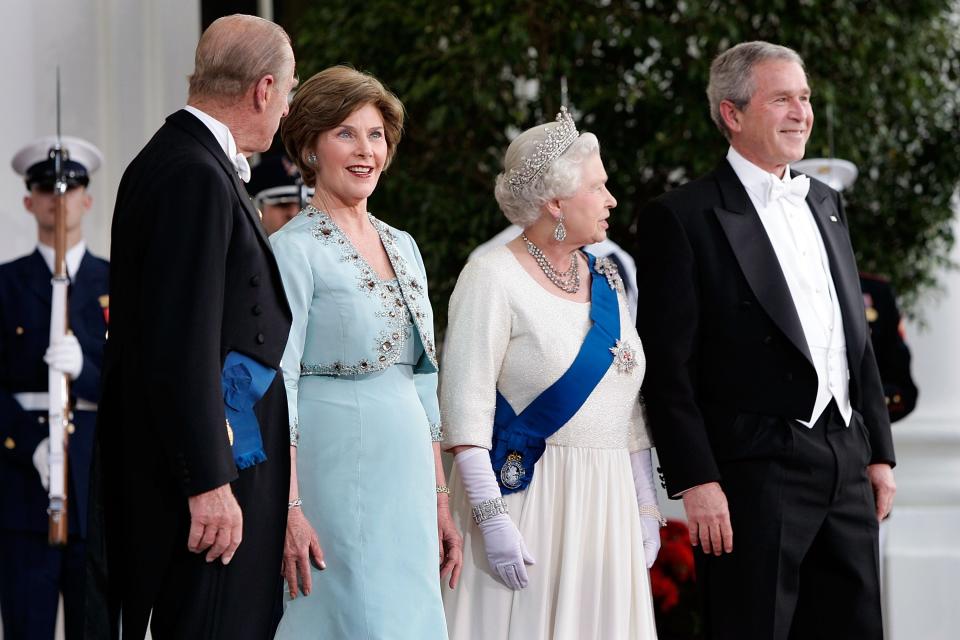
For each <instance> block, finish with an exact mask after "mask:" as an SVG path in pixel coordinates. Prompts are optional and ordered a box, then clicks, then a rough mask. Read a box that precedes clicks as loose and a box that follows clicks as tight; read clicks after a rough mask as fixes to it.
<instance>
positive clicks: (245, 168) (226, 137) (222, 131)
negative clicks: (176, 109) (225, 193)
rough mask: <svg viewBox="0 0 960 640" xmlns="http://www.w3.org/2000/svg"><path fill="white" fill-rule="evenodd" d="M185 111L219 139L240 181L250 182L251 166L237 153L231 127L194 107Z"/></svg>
mask: <svg viewBox="0 0 960 640" xmlns="http://www.w3.org/2000/svg"><path fill="white" fill-rule="evenodd" d="M184 109H185V110H186V111H188V112H190V113H191V114H193V115H194V116H196V118H197V120H199V121H200V122H202V123H203V124H204V126H206V127H207V129H209V130H210V133H212V134H213V137H214V138H216V139H217V142H218V143H219V144H220V148H221V149H223V152H224V153H225V154H227V159H228V160H230V162H231V164H233V166H234V168H235V169H236V170H237V174H238V175H239V176H240V179H241V180H243V181H244V182H249V181H250V164H249V163H248V162H247V159H246V157H244V155H243V154H242V153H238V152H237V141H236V140H235V139H234V138H233V133H231V132H230V127H228V126H227V125H225V124H223V123H222V122H220V121H219V120H217V119H216V118H214V117H213V116H211V115H209V114H208V113H205V112H203V111H201V110H200V109H197V108H196V107H194V106H191V105H189V104H188V105H187V106H185V107H184Z"/></svg>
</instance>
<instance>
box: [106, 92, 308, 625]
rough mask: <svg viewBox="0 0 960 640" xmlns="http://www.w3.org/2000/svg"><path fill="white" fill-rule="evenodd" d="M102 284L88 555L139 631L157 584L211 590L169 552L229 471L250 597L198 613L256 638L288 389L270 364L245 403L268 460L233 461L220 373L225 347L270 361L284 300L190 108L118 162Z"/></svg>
mask: <svg viewBox="0 0 960 640" xmlns="http://www.w3.org/2000/svg"><path fill="white" fill-rule="evenodd" d="M110 296H111V298H110V299H111V305H112V309H111V318H110V320H111V327H110V339H109V341H108V343H107V346H106V352H105V356H104V371H103V399H102V401H101V403H100V416H99V432H98V433H99V435H98V440H97V443H98V449H99V462H98V463H97V464H95V469H97V470H98V471H99V473H95V475H96V481H97V482H98V487H97V488H98V494H99V496H98V499H100V500H102V504H103V505H104V511H103V516H104V521H103V522H104V525H105V529H106V531H105V533H104V534H103V535H102V536H98V540H99V541H100V544H101V545H102V544H103V542H105V543H106V546H105V548H104V547H103V546H99V547H97V548H94V549H93V553H94V554H96V553H99V552H104V551H105V552H106V554H107V555H106V569H105V570H106V571H107V573H108V575H109V584H110V596H111V600H112V602H111V608H112V609H114V610H115V609H116V607H118V606H122V608H123V615H124V620H123V627H124V631H127V632H130V633H131V634H132V635H142V633H143V629H144V627H145V625H146V617H147V615H149V612H150V608H151V607H152V606H153V605H154V603H155V601H156V599H157V598H158V597H159V598H162V597H164V590H169V591H171V592H172V593H182V594H186V596H185V598H184V599H185V600H186V601H190V602H193V601H195V598H193V597H192V596H191V595H190V594H191V593H192V592H191V590H192V589H206V588H207V587H206V586H204V585H205V584H206V583H205V582H204V580H205V578H204V579H201V578H200V577H198V576H199V574H197V575H194V574H182V575H180V578H176V579H174V578H171V577H170V571H171V568H170V567H171V566H172V565H173V564H174V563H176V562H186V561H185V560H183V556H182V554H183V553H187V552H186V534H187V531H188V528H189V511H188V509H187V497H188V496H192V495H196V494H200V493H203V492H205V491H209V490H211V489H214V488H216V487H218V486H221V485H223V484H226V483H230V482H232V483H233V485H232V486H233V491H234V494H235V495H236V497H237V500H238V502H239V504H240V507H241V509H242V510H243V517H244V537H243V544H242V545H241V546H240V548H239V550H238V552H237V555H236V556H235V557H234V560H233V562H232V563H231V565H230V567H229V569H230V572H229V574H230V575H243V573H244V572H247V574H246V577H247V583H248V587H247V588H246V592H245V593H246V595H247V596H249V601H248V600H247V599H246V598H242V599H237V600H236V601H234V602H230V603H227V604H224V605H218V606H219V608H218V609H217V611H218V615H217V616H213V617H209V616H208V617H207V619H206V622H205V623H204V624H207V625H208V626H211V625H212V627H211V628H213V629H220V630H221V631H222V629H224V628H227V627H224V626H223V625H224V624H226V623H225V622H224V621H227V622H229V620H230V618H231V616H232V617H233V618H235V620H234V623H235V624H239V623H240V622H241V621H242V622H244V623H245V624H247V625H248V630H249V631H250V633H251V634H253V635H251V637H255V636H256V637H259V636H258V634H259V635H264V636H265V635H266V633H267V631H266V630H263V631H258V629H263V627H262V624H263V623H262V620H261V618H266V617H270V616H272V610H271V611H268V612H267V613H264V614H263V615H262V616H261V615H259V613H258V609H257V606H260V607H261V608H263V606H266V607H267V608H271V607H272V606H273V602H272V593H273V590H274V589H275V588H277V583H276V576H277V575H278V572H279V570H280V556H281V554H282V548H283V535H284V529H285V526H286V513H287V505H286V502H287V491H288V488H289V477H290V455H289V431H288V424H287V412H286V401H285V400H286V399H285V397H284V392H283V383H282V379H281V377H280V375H279V373H278V374H277V376H276V377H275V379H274V381H273V384H272V386H271V387H270V388H269V389H268V390H267V392H266V394H265V395H264V397H263V398H262V399H261V400H260V401H259V402H258V403H257V404H256V405H255V412H256V414H257V417H258V421H259V424H260V430H261V435H262V438H263V445H264V451H265V452H266V455H267V460H266V461H265V462H262V463H260V464H257V465H255V466H253V467H250V468H248V469H244V470H243V471H241V472H239V473H238V471H237V468H236V465H235V464H234V460H233V455H232V451H231V442H230V437H231V436H230V432H229V430H228V428H227V425H226V422H225V415H224V403H223V392H222V388H221V374H222V367H223V362H224V358H225V357H226V354H227V353H229V352H230V351H238V352H241V353H243V354H245V355H247V356H249V357H251V358H253V359H255V360H257V361H259V362H261V363H263V364H264V365H267V366H269V367H272V368H275V369H278V370H279V366H280V358H281V356H282V354H283V349H284V346H285V345H286V341H287V334H288V332H289V329H290V321H291V316H290V309H289V306H288V305H287V300H286V297H285V295H284V292H283V285H282V282H281V279H280V273H279V270H278V268H277V264H276V261H275V260H274V257H273V252H272V250H271V248H270V243H269V241H268V240H267V237H266V235H265V233H264V231H263V228H262V225H261V224H260V220H259V218H258V217H257V213H256V210H255V209H254V208H253V205H252V204H251V202H250V199H249V197H248V196H247V193H246V191H245V189H244V186H243V184H242V183H241V182H240V180H239V178H238V177H237V174H236V170H235V168H234V167H233V166H232V164H231V163H230V162H229V161H228V160H227V157H226V154H224V152H223V150H222V148H221V147H220V146H219V145H218V143H217V141H216V139H215V138H214V136H213V134H211V133H210V131H209V129H207V128H206V127H205V126H204V125H203V123H201V122H200V121H199V120H198V119H197V118H195V117H194V116H193V115H191V114H190V113H189V112H187V111H183V110H181V111H178V112H176V113H174V114H172V115H171V116H170V117H168V118H167V122H166V124H165V125H164V126H163V127H161V128H160V129H159V130H158V131H157V133H156V134H155V135H154V137H153V138H152V139H151V140H150V141H149V142H148V143H147V145H146V146H145V147H144V149H143V150H142V151H141V152H140V154H139V155H138V156H137V157H136V158H135V159H134V160H133V162H132V163H131V164H130V166H129V167H128V168H127V170H126V171H125V172H124V175H123V179H122V180H121V182H120V187H119V192H118V194H117V204H116V209H115V212H114V218H113V229H112V260H111V275H110ZM101 560H102V559H101ZM201 564H202V563H201ZM201 569H202V567H198V568H197V569H196V570H197V571H200V570H201ZM101 570H104V569H101ZM191 570H192V569H191ZM225 575H226V574H225ZM218 579H220V578H218ZM220 580H221V587H220V588H221V589H225V588H227V586H225V585H227V583H226V582H224V580H226V578H222V579H220ZM231 588H232V587H231ZM158 594H159V595H158ZM197 597H198V598H217V597H219V596H218V595H217V592H216V590H214V592H203V595H198V596H197ZM263 601H266V602H265V603H264V602H263ZM211 602H212V600H211ZM258 602H260V603H263V604H261V605H257V604H256V603H258ZM250 603H253V604H252V605H251V604H250ZM198 606H199V605H198ZM205 606H210V607H212V606H213V605H212V604H210V603H209V602H208V604H207V605H205ZM246 607H249V610H248V611H243V609H244V608H246ZM241 614H243V615H241ZM180 617H181V618H183V620H185V621H186V622H184V624H185V625H187V626H189V624H193V623H196V624H200V623H201V622H203V619H202V618H201V619H200V620H195V619H194V616H193V615H192V613H191V612H189V611H183V612H182V615H181V616H180ZM113 619H114V620H115V618H113ZM157 620H158V618H157V616H156V615H155V616H154V623H155V624H156V623H157ZM175 633H180V632H179V631H178V632H175ZM184 633H186V631H184ZM217 633H220V632H219V631H218V632H217Z"/></svg>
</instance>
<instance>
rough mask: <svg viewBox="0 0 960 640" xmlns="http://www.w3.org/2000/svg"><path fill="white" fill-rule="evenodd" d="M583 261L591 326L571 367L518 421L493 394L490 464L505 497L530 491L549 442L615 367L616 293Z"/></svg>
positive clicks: (592, 263) (590, 260)
mask: <svg viewBox="0 0 960 640" xmlns="http://www.w3.org/2000/svg"><path fill="white" fill-rule="evenodd" d="M586 255H587V262H588V264H589V265H590V273H591V275H592V276H593V277H592V283H591V285H590V320H592V321H593V326H592V327H591V328H590V331H589V332H588V333H587V336H586V338H584V340H583V345H581V347H580V351H579V353H577V357H576V358H575V359H574V361H573V364H571V365H570V368H569V369H567V371H566V372H564V374H563V375H562V376H560V378H559V379H558V380H557V381H556V382H554V383H553V384H552V385H550V386H549V387H548V388H547V389H546V390H544V391H543V392H542V393H541V394H540V395H539V396H537V397H536V398H535V399H534V400H533V402H531V403H530V404H529V405H528V406H527V408H526V409H524V410H523V411H521V412H520V415H517V413H516V412H515V411H514V410H513V407H511V406H510V403H509V402H507V400H506V398H504V397H503V395H502V394H501V393H500V391H499V390H498V391H497V404H496V411H495V412H494V418H493V446H492V448H491V449H490V461H491V463H492V464H493V470H494V473H495V474H496V476H497V482H498V483H499V484H500V492H501V493H503V494H504V495H506V494H509V493H514V492H516V491H523V490H524V489H526V488H527V487H528V486H529V485H530V481H531V480H533V468H534V465H535V464H536V463H537V461H538V460H539V459H540V457H541V456H542V455H543V452H544V450H545V448H546V440H547V438H549V437H550V436H552V435H553V434H554V433H556V432H557V431H558V430H559V429H560V428H561V427H562V426H563V425H565V424H566V423H567V422H569V420H570V418H572V417H573V416H574V415H575V414H576V413H577V411H579V410H580V407H582V406H583V403H584V402H586V401H587V398H588V397H590V394H591V393H593V390H594V389H595V388H596V386H597V385H598V384H599V383H600V380H601V379H603V376H604V375H605V374H606V373H607V370H608V369H609V368H610V365H611V364H612V363H613V361H614V352H613V350H612V349H611V347H614V346H615V345H616V343H617V340H618V339H619V338H620V307H619V305H618V303H617V293H616V291H614V290H613V288H612V287H611V286H610V284H609V283H608V281H607V278H606V277H605V276H604V275H602V274H600V273H598V272H597V270H596V268H595V266H596V258H594V256H592V255H590V254H589V253H588V254H586Z"/></svg>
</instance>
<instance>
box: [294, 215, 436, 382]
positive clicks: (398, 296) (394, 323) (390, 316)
mask: <svg viewBox="0 0 960 640" xmlns="http://www.w3.org/2000/svg"><path fill="white" fill-rule="evenodd" d="M306 211H307V215H308V216H310V217H312V218H316V222H315V223H314V224H313V226H312V228H311V234H312V235H313V237H314V238H316V239H317V240H318V241H320V242H321V243H322V244H324V245H328V246H333V247H336V248H338V249H339V250H340V261H341V262H345V263H350V264H352V265H353V266H354V267H356V269H357V270H358V274H357V280H356V286H357V289H358V290H359V291H362V292H363V293H365V294H367V296H369V297H372V298H376V299H378V300H379V301H380V304H381V306H382V309H381V310H379V311H377V313H376V315H377V317H380V318H385V319H386V321H387V326H388V328H387V329H385V330H383V331H381V332H379V333H378V334H377V336H376V339H375V340H374V344H373V345H372V346H373V352H374V353H376V354H377V355H376V357H375V358H362V359H361V360H359V361H358V362H353V363H348V362H340V361H335V362H332V363H319V364H306V363H301V364H300V374H301V375H305V376H308V375H335V376H342V375H361V374H365V373H372V372H375V371H382V370H384V369H386V368H387V367H389V366H391V365H392V364H394V363H395V362H396V361H397V358H399V357H400V354H401V353H402V352H403V346H404V344H405V342H406V341H407V340H409V339H410V338H411V337H412V335H413V334H412V328H413V326H414V325H415V326H416V328H417V331H418V332H419V333H420V339H421V341H422V342H423V346H424V351H425V352H426V354H427V358H429V360H430V363H431V364H432V365H433V366H434V367H435V368H436V367H437V356H436V348H435V346H434V342H433V327H432V326H431V321H430V317H431V316H430V314H428V313H427V312H425V311H424V310H423V305H422V302H421V300H424V301H427V303H429V301H428V300H427V296H426V295H425V294H424V290H425V289H426V287H425V286H424V285H423V284H422V283H421V282H420V280H419V277H418V274H416V273H414V272H413V271H412V270H411V269H410V268H409V266H408V264H407V261H406V259H404V257H403V256H402V255H400V252H399V251H398V250H397V245H396V235H395V234H394V233H393V231H392V230H391V229H390V228H389V227H388V226H387V225H386V224H384V223H383V222H381V221H380V220H377V219H376V218H375V217H373V215H371V214H369V213H368V214H367V216H368V217H369V218H370V222H371V223H372V224H373V226H374V228H375V229H376V230H377V233H378V235H379V236H380V241H381V242H382V243H383V246H384V248H385V249H386V251H387V257H388V258H389V260H390V264H391V265H392V266H393V270H394V273H396V275H397V277H396V279H394V280H381V279H380V277H379V276H378V275H377V274H376V272H375V271H374V270H373V268H372V267H371V266H370V265H369V264H368V263H367V261H366V260H364V258H363V256H361V255H360V254H359V253H358V252H357V250H356V249H355V248H354V246H353V244H352V243H351V242H350V240H349V239H348V238H347V237H346V235H345V234H344V233H343V231H342V230H341V229H340V228H339V227H338V226H337V224H336V223H335V222H334V221H333V219H332V218H331V217H330V216H329V214H327V213H325V212H323V211H320V210H318V209H316V208H315V207H313V205H307V209H306Z"/></svg>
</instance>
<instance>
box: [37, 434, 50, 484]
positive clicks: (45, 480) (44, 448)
mask: <svg viewBox="0 0 960 640" xmlns="http://www.w3.org/2000/svg"><path fill="white" fill-rule="evenodd" d="M33 466H34V468H35V469H36V470H37V473H39V474H40V484H42V485H43V490H44V491H49V490H50V438H44V439H43V440H41V441H40V444H38V445H37V448H36V450H35V451H34V452H33Z"/></svg>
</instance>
